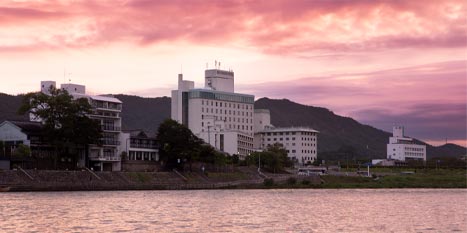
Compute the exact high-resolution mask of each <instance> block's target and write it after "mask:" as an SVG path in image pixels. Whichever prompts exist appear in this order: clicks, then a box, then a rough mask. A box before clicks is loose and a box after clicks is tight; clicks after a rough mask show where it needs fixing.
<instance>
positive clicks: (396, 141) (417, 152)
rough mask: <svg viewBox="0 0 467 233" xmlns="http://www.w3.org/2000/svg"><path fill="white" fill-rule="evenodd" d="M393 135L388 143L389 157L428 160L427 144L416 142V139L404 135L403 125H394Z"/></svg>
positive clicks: (400, 159) (403, 159) (393, 158)
mask: <svg viewBox="0 0 467 233" xmlns="http://www.w3.org/2000/svg"><path fill="white" fill-rule="evenodd" d="M392 132H393V136H392V137H390V138H389V143H388V145H387V158H388V159H392V160H399V161H407V160H423V161H426V146H425V145H418V144H415V142H414V140H413V139H412V138H409V137H405V136H404V127H403V126H394V127H393V129H392Z"/></svg>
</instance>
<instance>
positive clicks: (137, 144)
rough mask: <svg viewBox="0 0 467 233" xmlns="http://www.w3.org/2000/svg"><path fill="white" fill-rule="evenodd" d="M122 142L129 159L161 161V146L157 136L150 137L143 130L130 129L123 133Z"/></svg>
mask: <svg viewBox="0 0 467 233" xmlns="http://www.w3.org/2000/svg"><path fill="white" fill-rule="evenodd" d="M121 142H124V143H125V151H126V152H127V159H128V160H129V161H159V146H158V144H157V141H156V138H155V137H149V136H148V134H147V133H145V132H144V131H141V130H129V131H125V132H124V133H122V138H121Z"/></svg>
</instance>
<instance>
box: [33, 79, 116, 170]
mask: <svg viewBox="0 0 467 233" xmlns="http://www.w3.org/2000/svg"><path fill="white" fill-rule="evenodd" d="M50 86H52V87H54V88H56V83H55V82H54V81H42V82H41V92H43V93H45V94H50V93H49V89H50ZM60 88H61V89H63V90H66V91H68V93H69V94H70V95H72V96H73V98H75V99H79V98H85V99H87V100H88V101H89V103H90V104H91V106H92V108H93V110H92V113H91V114H90V115H89V117H90V118H92V119H95V120H97V121H98V122H99V123H100V126H101V129H102V134H103V137H102V139H101V140H102V146H99V145H89V151H88V152H89V153H88V154H89V158H88V159H89V164H87V166H89V167H91V168H92V169H94V170H97V171H120V170H121V153H122V152H123V151H125V148H124V146H123V145H122V143H121V140H120V137H121V134H122V130H121V125H122V118H121V116H120V114H121V112H122V102H121V101H120V100H118V99H117V98H114V97H112V96H106V95H89V94H86V87H85V86H84V85H78V84H72V83H67V84H62V85H61V86H60ZM30 118H31V120H33V121H38V119H37V118H36V117H35V116H30ZM39 120H40V119H39ZM85 163H86V158H84V154H83V155H82V158H81V159H80V162H79V166H82V167H84V166H86V164H85Z"/></svg>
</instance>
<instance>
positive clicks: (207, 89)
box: [171, 69, 255, 157]
mask: <svg viewBox="0 0 467 233" xmlns="http://www.w3.org/2000/svg"><path fill="white" fill-rule="evenodd" d="M254 99H255V98H254V96H253V95H246V94H239V93H235V92H234V72H232V71H225V70H220V69H211V70H206V71H205V86H204V88H194V82H192V81H186V80H183V75H182V74H179V76H178V90H173V91H172V112H171V116H172V119H174V120H176V121H178V122H179V123H181V124H184V125H186V126H187V127H188V128H189V129H190V130H191V131H192V132H193V133H194V134H195V135H196V136H198V137H200V138H201V139H203V140H204V141H205V142H207V143H209V144H211V145H212V146H213V147H215V148H216V149H218V150H220V151H223V152H226V153H229V154H238V155H240V157H242V156H246V155H248V154H249V153H251V152H252V151H253V132H254V130H253V125H254V123H253V112H254V110H253V109H254Z"/></svg>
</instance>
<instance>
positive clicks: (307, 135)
mask: <svg viewBox="0 0 467 233" xmlns="http://www.w3.org/2000/svg"><path fill="white" fill-rule="evenodd" d="M270 119H271V117H270V113H269V110H267V109H255V120H254V121H255V130H256V131H255V139H254V144H255V148H257V149H260V150H265V149H267V147H268V146H271V145H273V144H275V143H280V144H282V145H283V147H284V148H285V149H286V150H287V156H288V157H289V158H291V159H292V160H293V161H295V163H298V164H301V165H305V164H309V163H313V162H314V161H316V159H317V156H318V133H319V132H318V131H316V130H314V129H311V128H307V127H282V128H275V127H274V126H272V125H271V122H270V121H271V120H270Z"/></svg>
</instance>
